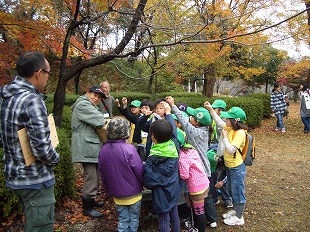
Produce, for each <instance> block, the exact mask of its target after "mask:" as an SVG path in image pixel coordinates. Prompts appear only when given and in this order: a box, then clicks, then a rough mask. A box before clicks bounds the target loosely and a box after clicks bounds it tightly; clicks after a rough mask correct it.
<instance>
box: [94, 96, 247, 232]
mask: <svg viewBox="0 0 310 232" xmlns="http://www.w3.org/2000/svg"><path fill="white" fill-rule="evenodd" d="M127 104H128V103H127V99H126V98H123V99H122V107H121V104H120V102H119V100H118V99H116V106H117V107H118V108H119V110H120V113H121V114H122V115H123V116H125V118H126V119H127V120H128V121H129V122H130V125H128V123H127V120H125V119H124V118H123V117H114V118H112V119H111V121H110V122H109V124H108V126H107V142H106V144H104V146H103V147H102V148H101V151H100V153H99V159H98V166H99V171H100V175H101V179H102V184H103V186H104V189H105V192H106V194H107V196H111V197H113V199H114V202H115V205H116V210H117V213H118V216H119V218H118V231H127V230H130V231H137V229H138V226H139V215H140V208H141V199H142V191H143V188H146V189H149V190H151V191H152V210H153V212H154V213H156V214H157V215H158V222H159V231H180V230H181V229H180V217H182V216H181V215H179V213H178V202H179V199H180V195H181V193H182V194H184V196H186V202H187V204H188V207H187V209H188V211H189V212H187V215H192V218H193V224H194V225H193V226H194V227H195V228H196V229H197V231H205V230H206V225H207V224H209V225H210V227H216V226H217V224H216V221H217V220H218V217H217V213H216V210H215V204H217V203H218V195H217V193H218V189H220V190H221V194H222V197H223V200H224V201H225V204H226V207H227V208H229V207H233V208H232V209H231V210H230V211H228V212H227V213H226V214H224V215H223V218H224V223H225V224H227V225H243V224H244V219H243V211H244V207H245V200H246V199H245V194H244V178H245V173H246V170H245V165H244V163H243V160H242V157H241V154H239V151H238V148H239V149H240V150H242V149H243V147H244V145H245V132H244V130H246V129H247V128H246V127H245V125H244V123H243V122H244V120H246V115H245V113H244V111H243V110H242V109H241V108H239V107H233V108H231V109H230V110H229V111H227V112H222V110H224V109H225V108H226V103H225V102H224V101H222V100H215V101H214V102H213V104H212V105H211V104H210V103H209V102H205V103H204V107H200V108H197V109H194V108H191V107H188V106H187V105H186V104H182V105H181V106H182V107H181V106H179V107H178V106H177V105H176V104H175V103H174V99H173V97H171V96H168V97H166V98H165V99H158V100H157V101H156V102H155V103H154V102H153V101H151V100H144V101H142V102H140V101H138V100H134V101H132V102H131V103H130V105H129V107H130V112H129V110H128V108H127ZM220 116H223V118H226V121H224V120H223V119H222V118H221V117H220ZM129 128H131V134H130V129H129ZM129 138H130V139H129ZM128 139H129V142H130V143H131V144H129V143H126V140H128ZM220 141H221V142H222V144H223V146H224V149H223V154H221V155H220V154H217V153H216V152H217V151H219V150H220V149H219V147H218V146H217V144H218V143H219V142H220ZM210 144H211V146H210ZM210 148H212V149H210ZM236 153H237V154H238V155H236ZM185 208H186V207H185Z"/></svg>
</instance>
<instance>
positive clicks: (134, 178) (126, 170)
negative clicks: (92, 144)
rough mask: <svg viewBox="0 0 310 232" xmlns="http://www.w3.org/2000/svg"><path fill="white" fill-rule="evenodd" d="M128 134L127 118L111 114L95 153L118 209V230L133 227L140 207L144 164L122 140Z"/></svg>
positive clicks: (136, 225)
mask: <svg viewBox="0 0 310 232" xmlns="http://www.w3.org/2000/svg"><path fill="white" fill-rule="evenodd" d="M128 137H129V127H128V123H127V121H126V120H125V119H123V118H121V117H114V118H112V119H111V121H110V122H109V124H108V126H107V143H106V144H105V145H104V146H103V147H102V148H101V150H100V152H99V157H98V167H99V171H100V176H101V180H102V184H103V187H104V190H105V192H106V194H107V196H108V197H109V196H112V197H113V199H114V202H115V207H116V211H117V213H118V231H137V230H138V227H139V216H140V209H141V199H142V189H143V174H144V166H143V162H142V160H141V159H140V157H139V154H138V152H137V150H136V149H135V147H134V146H133V145H131V144H127V143H126V139H128Z"/></svg>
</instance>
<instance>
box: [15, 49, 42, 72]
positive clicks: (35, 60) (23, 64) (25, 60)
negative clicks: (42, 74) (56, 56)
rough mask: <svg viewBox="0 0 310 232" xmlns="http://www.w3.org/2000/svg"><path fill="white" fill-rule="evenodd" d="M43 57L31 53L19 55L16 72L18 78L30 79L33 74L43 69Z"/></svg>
mask: <svg viewBox="0 0 310 232" xmlns="http://www.w3.org/2000/svg"><path fill="white" fill-rule="evenodd" d="M45 68H46V63H45V57H44V55H43V53H41V52H36V51H31V52H26V53H23V54H21V55H19V57H18V60H17V63H16V70H17V73H18V75H19V76H21V77H24V78H29V77H32V76H33V74H34V73H35V72H37V71H38V70H40V69H45Z"/></svg>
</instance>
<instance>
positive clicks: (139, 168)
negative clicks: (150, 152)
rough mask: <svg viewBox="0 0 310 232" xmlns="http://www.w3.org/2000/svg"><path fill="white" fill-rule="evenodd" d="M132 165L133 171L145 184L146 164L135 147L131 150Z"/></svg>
mask: <svg viewBox="0 0 310 232" xmlns="http://www.w3.org/2000/svg"><path fill="white" fill-rule="evenodd" d="M130 152H131V154H130V161H129V163H130V166H131V169H132V170H133V172H134V173H135V176H136V177H137V178H138V179H139V181H140V182H141V184H143V175H144V165H143V162H142V160H141V158H140V156H139V154H138V152H137V150H136V149H135V148H134V147H133V149H132V150H131V151H130Z"/></svg>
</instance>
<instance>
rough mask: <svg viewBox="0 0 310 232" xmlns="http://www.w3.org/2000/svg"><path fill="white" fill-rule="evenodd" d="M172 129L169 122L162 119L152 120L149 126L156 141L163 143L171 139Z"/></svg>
mask: <svg viewBox="0 0 310 232" xmlns="http://www.w3.org/2000/svg"><path fill="white" fill-rule="evenodd" d="M172 131H173V128H172V125H171V123H170V122H169V121H166V120H164V119H160V120H156V121H154V122H153V123H152V124H151V128H150V132H151V135H153V136H154V138H155V139H156V140H157V142H158V143H164V142H167V141H168V140H169V139H171V138H172Z"/></svg>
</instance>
